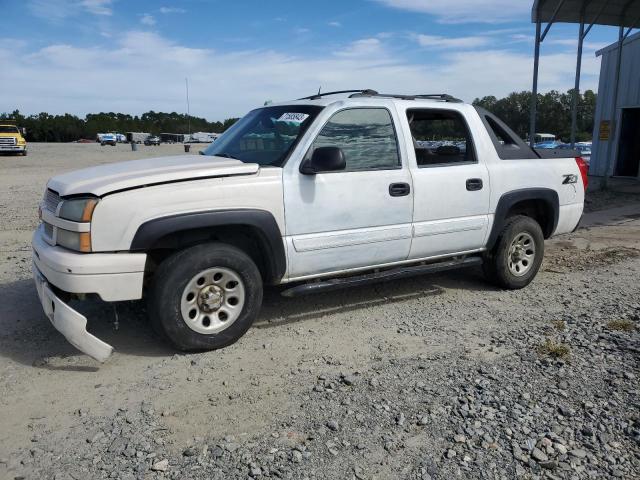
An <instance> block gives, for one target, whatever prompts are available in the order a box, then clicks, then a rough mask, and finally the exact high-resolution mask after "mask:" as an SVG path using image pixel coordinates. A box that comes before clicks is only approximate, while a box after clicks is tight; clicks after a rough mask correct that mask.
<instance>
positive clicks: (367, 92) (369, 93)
mask: <svg viewBox="0 0 640 480" xmlns="http://www.w3.org/2000/svg"><path fill="white" fill-rule="evenodd" d="M339 93H353V94H361V95H362V96H374V95H378V92H376V91H375V90H371V89H368V88H365V89H364V90H335V91H333V92H323V93H320V92H318V93H316V94H315V95H310V96H308V97H302V98H299V99H298V100H318V99H320V98H322V97H325V96H327V95H338V94H339ZM351 96H353V95H351Z"/></svg>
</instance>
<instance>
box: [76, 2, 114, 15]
mask: <svg viewBox="0 0 640 480" xmlns="http://www.w3.org/2000/svg"><path fill="white" fill-rule="evenodd" d="M111 3H112V0H81V1H80V5H81V6H82V7H84V8H85V9H86V10H87V11H88V12H89V13H93V14H94V15H111V14H112V13H113V12H112V11H111Z"/></svg>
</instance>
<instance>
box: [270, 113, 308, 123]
mask: <svg viewBox="0 0 640 480" xmlns="http://www.w3.org/2000/svg"><path fill="white" fill-rule="evenodd" d="M307 118H309V114H307V113H298V112H286V113H283V114H282V115H280V118H278V120H277V121H278V122H291V123H302V122H304V121H305V120H306V119H307Z"/></svg>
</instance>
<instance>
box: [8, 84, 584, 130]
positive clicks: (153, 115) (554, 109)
mask: <svg viewBox="0 0 640 480" xmlns="http://www.w3.org/2000/svg"><path fill="white" fill-rule="evenodd" d="M572 92H573V90H569V91H568V92H567V93H560V92H558V91H556V90H551V91H550V92H547V93H544V94H538V107H537V112H538V113H537V123H536V130H537V132H539V133H553V134H555V135H556V137H557V138H559V139H561V140H563V141H565V142H568V141H569V137H570V134H571V102H572V96H571V95H572ZM473 104H474V105H478V106H481V107H483V108H486V109H487V110H489V111H490V112H492V113H493V114H495V115H497V116H498V117H500V118H501V119H502V120H503V121H504V122H505V123H506V124H507V125H509V126H510V127H511V128H512V129H513V130H515V132H516V133H518V135H520V136H521V137H522V138H525V137H526V136H527V135H528V133H529V112H530V108H531V92H527V91H523V92H513V93H511V94H509V95H507V96H506V97H504V98H500V99H498V98H496V97H494V96H487V97H482V98H476V99H475V100H474V101H473ZM595 109H596V94H595V93H594V92H593V91H591V90H586V91H585V92H584V93H581V94H580V95H579V96H578V122H577V133H576V139H577V140H578V141H585V140H591V137H592V135H593V123H594V115H595ZM5 119H13V120H15V121H16V123H17V124H18V126H20V127H25V128H26V129H27V140H28V141H33V142H72V141H75V140H79V139H81V138H88V139H92V140H93V139H95V138H96V134H97V133H106V132H118V133H125V132H149V133H152V134H156V135H157V134H160V133H187V132H188V130H189V123H190V124H191V131H192V132H199V131H203V132H216V133H222V132H224V131H225V130H226V129H227V128H229V127H230V126H231V125H233V124H234V123H235V122H236V121H237V120H238V119H237V118H228V119H226V120H224V121H222V122H220V121H216V122H209V121H208V120H206V119H204V118H200V117H193V116H191V117H189V116H187V115H185V114H182V113H176V112H171V113H165V112H154V111H149V112H146V113H143V114H142V115H140V116H137V115H135V116H133V115H129V114H125V113H113V112H108V113H105V112H101V113H90V114H87V115H86V116H85V117H84V118H79V117H77V116H75V115H70V114H68V113H66V114H64V115H50V114H48V113H45V112H42V113H38V114H35V115H29V116H24V115H22V114H21V113H20V112H19V111H18V110H15V111H14V112H12V113H2V114H0V120H5Z"/></svg>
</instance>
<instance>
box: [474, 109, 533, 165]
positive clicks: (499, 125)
mask: <svg viewBox="0 0 640 480" xmlns="http://www.w3.org/2000/svg"><path fill="white" fill-rule="evenodd" d="M475 109H476V111H477V112H478V115H480V120H482V124H483V125H484V127H485V128H486V129H487V133H488V134H489V137H490V138H491V142H492V143H493V146H494V147H495V149H496V152H497V154H498V157H499V158H500V159H502V160H518V159H536V158H540V157H539V156H538V155H537V154H536V152H534V151H533V149H532V148H531V147H530V146H529V145H527V144H526V143H525V142H524V141H523V140H522V139H521V138H520V137H519V136H518V135H517V134H516V133H515V132H514V131H513V130H511V129H510V128H509V127H508V126H507V125H506V124H505V123H504V122H503V121H502V120H500V119H499V118H498V117H496V116H495V115H493V114H492V113H490V112H489V111H487V110H485V109H484V108H480V107H475Z"/></svg>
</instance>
